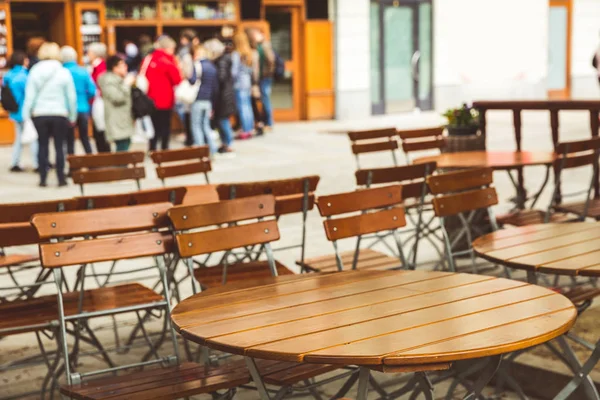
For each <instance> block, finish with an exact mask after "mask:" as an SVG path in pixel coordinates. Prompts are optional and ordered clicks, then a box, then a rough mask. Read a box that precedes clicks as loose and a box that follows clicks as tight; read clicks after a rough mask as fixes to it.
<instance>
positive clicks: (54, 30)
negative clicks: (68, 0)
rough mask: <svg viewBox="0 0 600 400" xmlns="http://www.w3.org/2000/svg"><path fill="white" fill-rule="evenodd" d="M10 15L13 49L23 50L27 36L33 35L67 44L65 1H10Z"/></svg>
mask: <svg viewBox="0 0 600 400" xmlns="http://www.w3.org/2000/svg"><path fill="white" fill-rule="evenodd" d="M10 15H11V21H12V38H13V49H14V50H25V46H26V44H27V41H28V40H29V38H32V37H35V36H39V37H43V38H44V39H46V40H49V41H52V42H56V43H58V44H59V45H61V46H63V45H66V44H68V43H67V33H66V26H67V21H66V18H65V3H63V2H52V3H50V2H11V3H10ZM68 23H72V22H71V21H68Z"/></svg>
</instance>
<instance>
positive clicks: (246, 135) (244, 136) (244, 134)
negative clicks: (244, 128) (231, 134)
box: [236, 132, 252, 140]
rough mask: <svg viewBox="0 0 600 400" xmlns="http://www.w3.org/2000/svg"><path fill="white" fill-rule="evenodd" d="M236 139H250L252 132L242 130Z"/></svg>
mask: <svg viewBox="0 0 600 400" xmlns="http://www.w3.org/2000/svg"><path fill="white" fill-rule="evenodd" d="M236 139H237V140H248V139H252V134H251V133H250V132H242V133H240V134H239V135H238V136H237V137H236Z"/></svg>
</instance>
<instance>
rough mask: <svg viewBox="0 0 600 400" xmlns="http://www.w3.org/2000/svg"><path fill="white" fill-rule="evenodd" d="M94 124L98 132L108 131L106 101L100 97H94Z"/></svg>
mask: <svg viewBox="0 0 600 400" xmlns="http://www.w3.org/2000/svg"><path fill="white" fill-rule="evenodd" d="M92 122H94V126H95V127H96V130H97V131H98V132H104V131H106V120H105V119H104V99H103V98H102V96H100V95H96V97H94V102H93V103H92Z"/></svg>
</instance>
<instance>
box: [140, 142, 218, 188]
mask: <svg viewBox="0 0 600 400" xmlns="http://www.w3.org/2000/svg"><path fill="white" fill-rule="evenodd" d="M150 158H152V161H153V162H154V164H155V166H156V174H157V175H158V177H159V178H160V179H161V181H162V182H163V185H164V184H165V179H166V178H172V177H175V176H184V175H192V174H204V178H205V179H206V183H209V179H208V173H209V172H210V171H212V164H211V162H210V149H209V148H208V146H195V147H187V148H184V149H179V150H161V151H153V152H151V153H150Z"/></svg>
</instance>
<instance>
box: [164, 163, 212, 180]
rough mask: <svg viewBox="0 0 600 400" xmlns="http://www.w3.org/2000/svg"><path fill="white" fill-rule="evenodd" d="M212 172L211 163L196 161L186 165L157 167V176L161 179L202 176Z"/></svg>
mask: <svg viewBox="0 0 600 400" xmlns="http://www.w3.org/2000/svg"><path fill="white" fill-rule="evenodd" d="M210 171H212V166H211V163H210V161H196V162H190V163H186V164H177V165H168V166H166V165H165V166H159V167H156V175H157V176H158V177H159V178H160V179H165V178H172V177H175V176H184V175H193V174H202V173H205V172H210Z"/></svg>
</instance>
